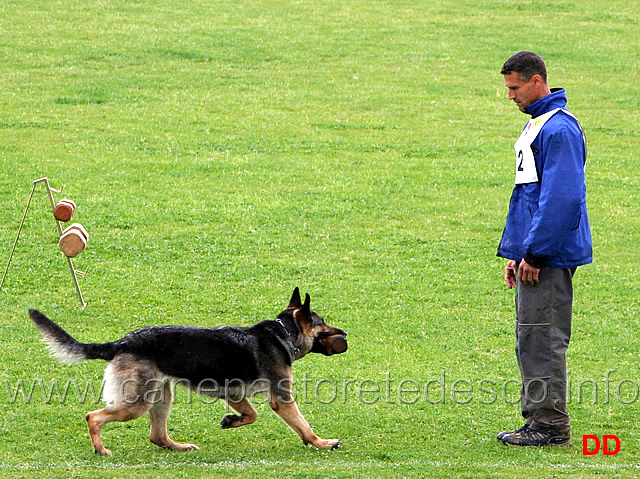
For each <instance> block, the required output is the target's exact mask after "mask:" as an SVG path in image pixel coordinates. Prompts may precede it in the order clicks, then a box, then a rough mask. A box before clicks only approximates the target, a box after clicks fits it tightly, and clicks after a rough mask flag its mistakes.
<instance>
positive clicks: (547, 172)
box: [524, 112, 586, 268]
mask: <svg viewBox="0 0 640 479" xmlns="http://www.w3.org/2000/svg"><path fill="white" fill-rule="evenodd" d="M556 117H559V118H557V120H560V121H554V122H553V128H549V130H548V133H546V132H544V130H543V131H542V132H541V134H543V133H546V134H544V136H543V137H542V143H541V147H542V148H541V161H542V164H541V165H540V166H541V168H540V170H541V173H542V174H541V180H540V198H539V201H538V209H537V210H536V212H535V214H534V215H533V219H532V222H531V229H530V230H529V234H528V235H527V238H526V239H525V243H524V247H525V251H526V254H525V257H524V259H525V261H526V262H527V263H529V264H530V265H532V266H535V267H537V268H542V267H544V266H545V265H546V262H547V260H548V259H549V258H552V257H554V256H556V254H558V252H559V251H560V249H561V248H562V245H563V243H564V242H565V240H566V238H567V236H568V234H569V232H570V231H571V230H574V229H576V228H577V227H578V225H579V222H580V208H581V205H582V203H583V201H584V200H585V198H584V197H585V193H586V192H585V181H584V163H585V159H586V151H585V145H584V140H583V137H582V132H581V130H580V126H579V125H578V124H577V122H576V121H575V120H574V119H573V118H571V117H569V116H568V115H565V114H564V113H561V112H559V113H558V115H556ZM552 120H556V118H552V119H551V120H549V121H550V122H551V121H552ZM549 126H552V125H549Z"/></svg>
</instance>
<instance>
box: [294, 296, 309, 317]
mask: <svg viewBox="0 0 640 479" xmlns="http://www.w3.org/2000/svg"><path fill="white" fill-rule="evenodd" d="M310 305H311V297H310V296H309V293H307V295H306V296H305V298H304V304H303V305H302V306H300V308H299V309H298V310H297V311H295V312H294V313H293V316H294V317H295V318H296V320H298V322H300V321H311V306H310Z"/></svg>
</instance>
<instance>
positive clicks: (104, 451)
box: [93, 447, 111, 456]
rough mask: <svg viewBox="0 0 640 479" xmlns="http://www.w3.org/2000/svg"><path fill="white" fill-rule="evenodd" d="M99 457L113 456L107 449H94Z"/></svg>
mask: <svg viewBox="0 0 640 479" xmlns="http://www.w3.org/2000/svg"><path fill="white" fill-rule="evenodd" d="M93 452H95V453H96V454H97V455H98V456H111V451H110V450H109V449H107V448H105V447H103V448H102V449H94V451H93Z"/></svg>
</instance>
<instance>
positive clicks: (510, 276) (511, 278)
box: [504, 259, 518, 289]
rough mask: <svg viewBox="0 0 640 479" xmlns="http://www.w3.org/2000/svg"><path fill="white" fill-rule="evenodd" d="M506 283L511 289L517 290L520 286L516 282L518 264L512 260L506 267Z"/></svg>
mask: <svg viewBox="0 0 640 479" xmlns="http://www.w3.org/2000/svg"><path fill="white" fill-rule="evenodd" d="M504 282H505V283H507V287H508V288H509V289H511V288H515V287H516V285H517V284H518V283H517V280H516V262H515V261H514V260H512V259H510V260H509V261H508V262H507V265H506V266H505V267H504Z"/></svg>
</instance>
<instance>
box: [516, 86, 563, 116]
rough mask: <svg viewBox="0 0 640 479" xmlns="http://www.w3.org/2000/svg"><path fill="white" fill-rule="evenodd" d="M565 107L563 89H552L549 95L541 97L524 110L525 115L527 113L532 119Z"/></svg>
mask: <svg viewBox="0 0 640 479" xmlns="http://www.w3.org/2000/svg"><path fill="white" fill-rule="evenodd" d="M566 105H567V95H566V92H565V89H564V88H553V89H551V93H550V94H549V95H547V96H543V97H542V98H540V99H539V100H537V101H534V102H533V103H532V104H531V105H529V106H528V107H526V108H525V110H524V111H525V113H528V114H529V115H531V116H532V117H533V118H536V117H538V116H540V115H544V114H545V113H547V112H549V111H551V110H555V109H556V108H564V107H565V106H566Z"/></svg>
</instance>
